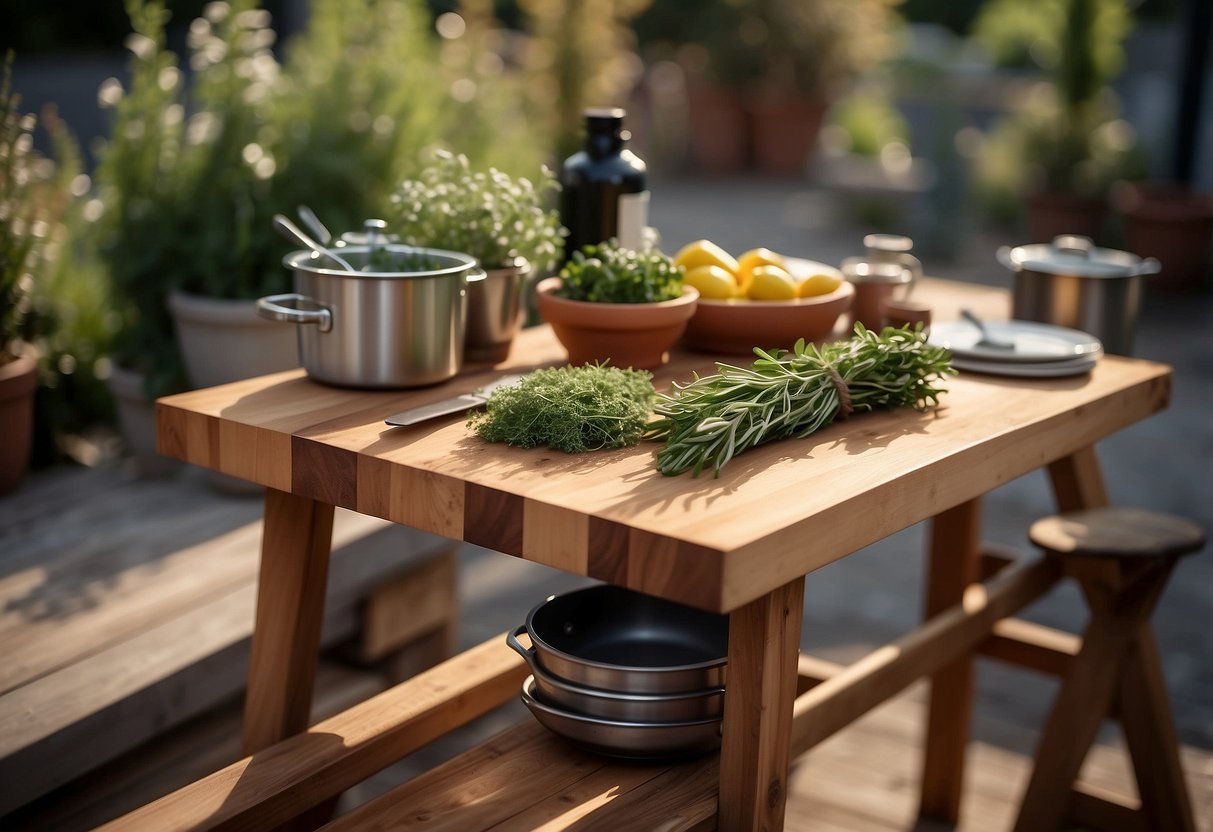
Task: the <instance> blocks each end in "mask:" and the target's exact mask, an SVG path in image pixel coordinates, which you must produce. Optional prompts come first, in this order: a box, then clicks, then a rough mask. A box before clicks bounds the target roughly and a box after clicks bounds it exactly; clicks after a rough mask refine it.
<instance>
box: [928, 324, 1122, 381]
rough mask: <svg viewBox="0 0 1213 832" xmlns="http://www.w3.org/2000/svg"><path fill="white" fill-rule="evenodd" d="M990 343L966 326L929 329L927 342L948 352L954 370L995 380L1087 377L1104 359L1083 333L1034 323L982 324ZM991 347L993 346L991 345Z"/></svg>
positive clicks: (1096, 343)
mask: <svg viewBox="0 0 1213 832" xmlns="http://www.w3.org/2000/svg"><path fill="white" fill-rule="evenodd" d="M985 325H986V331H987V333H988V334H989V341H987V340H985V339H984V338H983V336H982V333H981V331H980V330H978V329H977V327H976V326H974V325H973V324H971V323H969V322H967V321H944V322H941V323H938V324H935V325H934V326H933V327H931V334H930V337H929V341H930V343H932V344H934V345H936V346H940V347H945V348H947V349H948V350H950V351H951V353H952V366H953V367H955V368H956V369H958V370H966V371H969V372H975V373H989V374H991V375H999V376H1021V377H1025V378H1053V377H1059V376H1072V375H1078V374H1080V373H1088V372H1090V371H1091V368H1092V367H1094V366H1095V363H1096V362H1097V361H1099V358H1100V356H1102V355H1103V345H1102V344H1101V343H1100V342H1099V339H1098V338H1096V337H1095V336H1094V335H1091V334H1090V333H1087V332H1080V331H1079V330H1077V329H1068V328H1066V327H1063V326H1056V325H1054V324H1044V323H1037V322H1035V321H1016V320H1011V321H986V322H985ZM990 342H996V343H990Z"/></svg>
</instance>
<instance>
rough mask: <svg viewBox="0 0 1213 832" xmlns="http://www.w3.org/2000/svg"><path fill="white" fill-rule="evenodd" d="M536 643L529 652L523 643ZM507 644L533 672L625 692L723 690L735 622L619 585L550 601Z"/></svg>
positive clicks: (542, 605) (513, 633)
mask: <svg viewBox="0 0 1213 832" xmlns="http://www.w3.org/2000/svg"><path fill="white" fill-rule="evenodd" d="M524 632H525V633H528V634H529V635H530V637H531V644H532V648H531V649H530V650H527V649H526V648H524V647H523V646H522V645H521V644H520V643H519V642H518V639H517V637H518V636H519V635H521V634H522V633H524ZM507 641H508V642H510V646H511V647H513V648H514V649H515V650H517V651H519V652H520V653H522V654H523V655H524V656H525V657H526V658H527V660H528V661H529V662H531V664H532V666H534V665H536V664H538V666H539V667H540V668H541V669H542V670H544V671H546V672H547V673H549V674H551V675H553V676H556V677H558V678H559V679H563V680H565V681H568V682H572V683H574V684H578V685H584V686H587V687H591V688H599V689H601V690H611V691H619V692H626V693H679V692H687V691H701V690H706V689H708V688H718V687H720V686H722V685H723V684H724V671H725V664H726V661H727V659H728V648H729V619H728V617H727V616H724V615H717V614H715V613H709V612H704V611H702V610H697V609H694V608H693V607H686V606H683V605H681V604H675V603H672V602H670V601H663V600H661V599H659V598H654V597H651V596H649V595H643V594H641V593H639V592H632V591H631V590H627V589H622V588H620V587H616V586H609V585H605V584H604V585H601V586H592V587H587V588H586V589H580V590H576V591H574V592H569V593H566V594H564V595H557V596H553V597H552V598H549V599H548V600H546V601H544V602H543V603H542V604H540V605H539V606H537V607H535V608H534V609H533V610H531V612H530V614H529V615H527V620H526V624H524V625H522V626H521V627H518V628H517V629H516V630H514V632H512V633H510V635H509V637H508V638H507Z"/></svg>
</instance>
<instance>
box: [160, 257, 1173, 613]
mask: <svg viewBox="0 0 1213 832" xmlns="http://www.w3.org/2000/svg"><path fill="white" fill-rule="evenodd" d="M916 292H917V297H918V299H921V300H927V301H928V302H930V303H931V304H932V306H933V309H934V314H935V319H936V320H948V319H952V318H955V317H956V309H957V308H958V307H959V306H961V305H968V306H970V307H972V308H975V309H977V310H979V312H982V313H984V314H986V315H989V316H991V317H999V316H1002V317H1005V316H1006V308H1007V297H1006V293H1005V292H1003V291H1001V290H997V289H987V288H982V287H975V286H968V285H964V284H956V283H944V282H940V281H931V280H924V281H923V282H922V283H921V284H920V286H919V288H918V289H917V290H916ZM563 360H564V352H563V349H562V348H561V347H560V345H559V343H558V342H556V340H555V339H554V337H553V336H552V334H551V331H550V330H549V329H548V328H547V327H537V328H534V329H530V330H526V331H524V332H523V333H521V334H520V335H519V337H518V339H517V340H516V342H515V345H514V348H513V350H512V352H511V356H510V360H509V361H508V362H506V363H505V364H502V365H499V366H497V367H496V368H469V369H468V370H467V371H466V372H465V373H464V374H462V375H461V376H459V377H457V378H456V379H454V380H452V381H450V382H447V383H445V384H442V385H439V386H436V387H431V388H425V389H420V390H402V391H389V392H367V391H357V390H346V389H340V388H336V387H329V386H325V385H321V384H317V383H314V382H312V381H310V380H309V379H308V378H307V376H306V375H305V373H304V372H303V371H302V370H296V371H291V372H287V373H280V374H276V375H271V376H266V377H262V378H256V379H251V380H247V381H241V382H236V383H233V384H228V385H224V386H221V387H215V388H210V389H206V390H197V391H193V392H189V393H183V394H180V395H176V396H171V397H168V398H165V399H161V400H160V401H159V402H158V403H157V434H158V442H159V449H160V452H161V453H164V454H166V455H169V456H173V457H176V458H179V459H182V460H185V461H187V462H191V463H194V464H197V465H201V466H204V467H207V468H212V469H215V470H218V471H222V472H224V473H227V474H231V475H234V476H238V477H243V478H245V479H248V480H252V481H254V482H257V483H260V484H262V485H265V486H269V487H271V488H275V489H278V490H281V491H286V492H290V493H293V494H296V495H300V496H305V497H309V498H311V499H315V500H319V501H321V502H325V503H330V504H333V505H337V506H342V507H345V508H349V509H353V510H356V511H359V512H362V513H364V514H370V515H375V516H379V517H383V518H386V519H389V520H392V521H395V522H398V523H403V524H406V525H409V526H413V527H416V528H420V529H423V530H426V531H430V532H435V533H438V534H442V535H446V536H448V537H452V538H456V539H462V540H466V541H469V542H471V543H476V544H479V545H482V546H485V547H488V548H491V549H495V550H497V551H501V552H506V553H508V554H512V555H516V556H520V557H524V558H526V559H527V560H532V561H535V562H538V563H544V564H548V565H551V566H554V567H557V568H560V569H562V570H565V571H568V572H573V573H576V574H581V575H588V576H591V577H594V578H598V579H601V580H605V581H609V582H612V583H615V584H619V585H622V586H627V587H630V588H633V589H637V590H641V591H644V592H649V593H651V594H655V595H660V596H664V597H667V598H670V599H673V600H678V601H682V602H684V603H688V604H693V605H695V606H699V607H703V608H705V609H710V610H714V611H720V612H727V611H731V610H734V609H736V608H737V607H739V606H741V605H742V604H745V603H747V602H749V601H751V600H754V599H756V598H758V597H761V596H762V595H764V594H766V593H768V592H771V591H772V590H773V589H775V588H777V587H779V586H782V585H784V584H786V583H787V582H788V581H790V580H792V579H794V578H795V577H797V576H799V575H804V574H806V573H808V572H810V571H812V570H814V569H816V568H818V567H820V566H823V565H825V564H827V563H830V562H832V561H834V560H837V559H838V558H841V557H844V556H846V555H847V554H849V553H851V552H853V551H855V550H857V549H859V548H862V547H863V546H865V545H867V544H869V543H872V542H873V541H876V540H879V539H881V538H883V537H885V536H887V535H889V534H891V533H893V532H895V531H898V530H900V529H902V528H905V527H907V526H909V525H912V524H913V523H916V522H918V521H920V520H923V519H925V518H927V517H930V516H932V515H934V514H937V513H939V512H940V511H943V510H946V509H948V508H950V507H953V506H956V505H958V504H960V503H962V502H964V501H966V500H969V499H972V498H974V497H976V496H978V495H980V494H983V493H985V492H987V491H989V490H991V489H992V488H995V487H996V486H998V485H1000V484H1002V483H1004V482H1006V481H1008V480H1010V479H1013V478H1015V477H1017V476H1019V475H1021V474H1024V473H1026V472H1028V471H1030V470H1033V469H1035V468H1039V467H1041V466H1042V465H1044V464H1046V463H1048V462H1051V461H1053V460H1055V459H1058V458H1060V457H1062V456H1065V455H1067V454H1070V453H1073V452H1075V451H1076V450H1078V449H1081V448H1084V447H1087V446H1089V445H1091V444H1092V443H1094V442H1096V441H1097V440H1099V439H1101V438H1102V437H1104V436H1107V435H1108V434H1111V433H1113V432H1115V431H1117V430H1119V429H1121V428H1124V427H1125V426H1127V425H1129V424H1132V423H1133V422H1136V421H1138V420H1140V419H1143V418H1145V417H1146V416H1148V415H1150V414H1151V413H1154V412H1156V411H1158V410H1161V409H1162V408H1164V407H1166V405H1167V402H1168V399H1169V395H1170V370H1169V368H1167V367H1166V366H1164V365H1160V364H1155V363H1152V362H1148V361H1142V360H1135V359H1126V358H1119V357H1115V356H1106V357H1104V358H1102V359H1101V360H1100V362H1099V364H1098V365H1097V366H1096V367H1095V369H1094V371H1093V372H1092V373H1090V374H1089V375H1080V376H1075V377H1069V378H1059V379H1031V380H1028V379H1012V378H1001V377H995V376H987V375H979V374H968V373H962V374H960V375H958V376H955V377H953V378H951V379H949V380H948V381H947V382H946V383H945V387H946V388H947V391H948V392H947V393H946V395H944V396H943V398H942V404H941V406H940V407H939V408H937V409H935V410H932V411H928V412H922V413H920V412H916V411H914V410H912V409H899V410H895V411H886V412H877V413H868V414H860V415H856V416H854V417H852V418H850V419H848V420H846V421H843V422H840V423H837V424H834V425H832V426H830V427H828V428H826V429H824V430H822V431H820V432H819V433H817V434H815V435H813V436H811V437H809V438H807V439H803V440H795V439H793V440H786V441H782V442H777V443H772V444H769V445H766V446H763V447H760V448H757V449H754V450H752V451H748V452H746V453H745V454H742V455H740V456H738V457H736V458H735V459H733V460H732V461H731V462H730V463H729V464H728V466H726V468H725V469H724V471H723V473H722V474H721V476H720V477H719V478H712V477H711V476H710V474H705V475H701V476H700V477H698V478H692V477H691V476H690V475H688V474H684V475H681V476H677V477H665V476H662V475H661V474H660V473H659V472H658V471H657V470H656V468H655V466H654V451H655V449H656V447H657V446H656V445H653V444H649V443H645V444H641V445H639V446H637V447H633V448H627V449H621V450H617V451H601V452H595V453H590V454H580V455H565V454H562V453H560V452H555V451H550V450H546V449H534V450H523V449H517V448H510V447H506V446H503V445H491V444H488V443H485V442H483V441H481V440H479V439H478V438H477V437H476V436H475V435H474V434H473V433H472V432H471V431H469V430H468V428H467V427H466V424H465V420H464V418H463V417H461V416H448V417H443V418H441V419H436V420H433V421H430V422H427V423H424V424H420V425H416V426H412V427H407V428H392V427H389V426H387V425H386V424H384V422H383V420H384V418H385V417H387V416H389V415H391V414H394V413H397V412H399V411H401V410H404V409H406V408H409V407H414V406H417V405H421V404H425V403H427V402H432V401H436V400H440V399H444V398H447V397H450V396H453V395H457V394H459V393H464V392H468V391H471V390H474V389H476V388H478V387H480V386H482V385H483V384H484V383H486V382H487V381H490V380H491V379H493V378H495V377H496V376H498V375H501V374H503V373H505V372H511V371H518V370H519V369H522V370H525V369H529V368H533V367H538V366H547V365H552V364H560V363H563ZM732 360H733V362H734V363H741V362H744V363H748V360H747V359H745V358H736V359H732ZM712 361H713V357H712V356H708V355H704V354H699V353H693V352H683V351H676V352H675V353H673V354H672V355H671V360H670V362H669V364H667V365H666V366H665V367H664V368H663V369H662V370H661V371H660V372H658V373H657V374H656V376H655V379H654V383H655V384H656V385H657V387H658V389H662V388H665V387H668V385H669V383H670V382H671V381H673V380H683V379H687V378H689V377H690V375H691V372H692V371H693V370H698V371H700V372H705V371H711V369H712Z"/></svg>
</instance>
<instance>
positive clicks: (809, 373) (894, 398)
mask: <svg viewBox="0 0 1213 832" xmlns="http://www.w3.org/2000/svg"><path fill="white" fill-rule="evenodd" d="M754 353H755V354H756V355H757V356H758V360H757V361H755V362H754V363H753V365H752V366H750V367H735V366H733V365H731V364H717V365H716V366H717V368H718V370H719V373H717V374H715V375H711V376H704V377H702V378H701V377H698V376H696V378H695V379H694V380H693V381H692V382H691V383H689V384H685V385H683V384H677V383H675V385H674V392H673V393H672V394H664V395H659V396H658V398H657V401H656V403H655V405H654V407H653V410H654V412H655V413H656V414H657V415H658V416H660V417H661V418H660V419H658V420H656V421H654V422H651V423H650V424H649V427H648V432H647V438H649V439H653V440H656V441H662V442H665V446H664V447H663V448H661V449H660V450H659V451H658V452H657V467H658V469H659V470H660V471H661V472H662V473H663V474H668V475H674V474H680V473H682V472H683V471H687V470H690V471H692V472H693V475H698V474H699V472H700V471H702V470H703V469H704V468H707V467H710V468H712V469H713V470H714V471H715V473H716V475H717V476H719V475H720V470H721V469H722V468H724V466H725V465H726V464H728V462H729V460H730V459H732V458H733V457H734V456H735V455H736V454H739V453H741V452H742V451H745V450H747V449H749V448H753V447H755V446H757V445H761V444H763V443H766V442H773V441H775V440H778V439H786V438H789V437H797V438H802V437H805V436H808V435H809V434H811V433H813V432H814V431H817V430H819V429H821V428H822V427H824V426H826V425H828V424H830V422H833V421H835V420H836V419H845V418H846V417H848V416H850V415H851V414H852V413H856V412H859V411H864V410H873V409H875V408H877V407H896V406H906V405H908V406H912V407H919V408H921V407H926V406H928V405H934V404H937V403H938V401H939V395H940V394H941V393H942V392H944V391H943V390H941V389H940V388H938V387H936V386H935V384H934V382H935V381H936V380H938V379H942V378H944V377H945V376H947V375H950V374H951V373H953V372H955V371H954V370H953V369H952V367H951V364H950V363H949V354H948V352H947V350H945V349H943V348H941V347H933V346H929V345H928V344H927V339H926V334H925V333H923V332H922V331H921V329H919V330H918V331H910V330H909V329H893V328H891V327H889V328H886V329H885V330H884V331H883V332H880V333H877V332H874V331H871V330H867V329H865V328H864V326H863V324H856V325H855V336H854V337H853V338H851V339H849V340H845V341H838V342H835V343H832V344H826V345H824V346H822V347H817V346H815V345H813V344H806V343H805V342H804V340H803V339H802V340H801V341H798V342H797V343H796V346H795V348H794V349H793V350H792V352H791V353H787V352H785V351H783V350H772V351H771V352H766V351H765V350H762V349H755V350H754Z"/></svg>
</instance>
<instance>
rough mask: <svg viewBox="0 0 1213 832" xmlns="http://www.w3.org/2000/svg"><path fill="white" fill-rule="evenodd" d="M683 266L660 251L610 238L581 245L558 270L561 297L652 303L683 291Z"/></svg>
mask: <svg viewBox="0 0 1213 832" xmlns="http://www.w3.org/2000/svg"><path fill="white" fill-rule="evenodd" d="M682 272H683V270H682V267H681V266H675V265H674V262H673V261H672V260H670V258H669V257H667V256H666V255H664V254H662V253H661V252H660V251H634V250H632V249H629V248H622V247H621V246H619V245H618V244H617V243H616V242H615V241H613V240H611V241H608V242H605V243H600V244H598V245H596V246H584V247H583V248H582V250H581V251H575V252H573V257H572V259H571V260H569V262H568V263H566V264H565V266H564V268H563V269H561V271H560V279H561V284H562V285H561V288H560V291H559V293H558V294H559V295H560V297H563V298H568V299H569V300H580V301H588V302H590V303H655V302H657V301H663V300H673V299H674V298H676V297H678V296H679V295H681V294H682Z"/></svg>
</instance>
